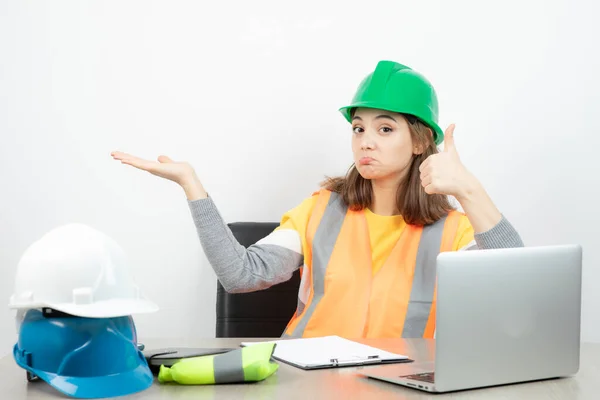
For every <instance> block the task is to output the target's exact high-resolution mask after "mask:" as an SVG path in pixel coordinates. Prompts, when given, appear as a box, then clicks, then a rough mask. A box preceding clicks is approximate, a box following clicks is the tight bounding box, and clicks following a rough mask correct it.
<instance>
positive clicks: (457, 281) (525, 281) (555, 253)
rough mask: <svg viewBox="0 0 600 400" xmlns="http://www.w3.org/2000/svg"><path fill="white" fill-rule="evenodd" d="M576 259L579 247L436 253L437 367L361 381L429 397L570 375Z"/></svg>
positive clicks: (393, 369)
mask: <svg viewBox="0 0 600 400" xmlns="http://www.w3.org/2000/svg"><path fill="white" fill-rule="evenodd" d="M581 258H582V249H581V246H579V245H563V246H544V247H524V248H516V249H498V250H474V251H459V252H447V253H441V254H440V255H439V256H438V258H437V274H438V292H437V306H436V340H435V361H434V362H433V363H427V364H425V363H418V362H415V363H414V364H410V365H390V366H382V367H376V368H366V369H365V370H363V371H361V374H362V375H365V376H368V377H370V378H375V379H379V380H384V381H387V382H391V383H395V384H398V385H404V386H408V387H411V388H415V389H419V390H424V391H428V392H450V391H456V390H464V389H473V388H480V387H487V386H496V385H503V384H510V383H517V382H527V381H535V380H542V379H548V378H557V377H567V376H571V375H574V374H576V373H577V371H578V370H579V350H580V347H579V346H580V316H581Z"/></svg>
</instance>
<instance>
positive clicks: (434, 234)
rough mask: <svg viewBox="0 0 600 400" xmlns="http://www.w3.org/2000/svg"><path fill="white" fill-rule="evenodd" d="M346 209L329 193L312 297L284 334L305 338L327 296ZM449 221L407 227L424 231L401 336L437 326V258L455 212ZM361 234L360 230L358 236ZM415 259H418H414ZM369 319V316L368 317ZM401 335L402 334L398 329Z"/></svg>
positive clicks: (317, 241)
mask: <svg viewBox="0 0 600 400" xmlns="http://www.w3.org/2000/svg"><path fill="white" fill-rule="evenodd" d="M321 207H322V206H321ZM347 212H348V209H347V207H346V206H345V204H344V203H343V199H342V197H341V196H340V195H339V194H337V193H330V195H329V199H328V202H327V205H326V207H325V210H324V212H323V215H322V217H321V218H320V221H317V222H318V226H317V227H316V231H315V232H314V240H313V241H312V249H311V250H312V257H311V260H312V263H311V268H309V271H310V274H311V275H312V276H311V291H312V294H311V298H310V299H309V301H308V303H307V304H306V306H305V307H304V309H303V310H297V313H296V315H295V316H294V318H293V319H292V321H290V324H288V327H287V329H286V331H285V333H284V334H283V337H296V338H298V337H303V336H304V333H305V329H306V326H307V324H308V323H309V321H310V320H311V318H312V316H313V314H314V312H315V310H316V309H317V307H318V306H319V304H320V302H321V300H322V299H323V296H324V295H325V279H326V272H327V268H328V265H329V263H330V258H331V255H332V253H333V251H334V248H335V245H336V241H337V240H338V237H339V234H340V232H341V229H342V226H343V224H344V220H345V217H346V214H347ZM316 218H318V216H317V217H316ZM447 220H448V218H447V217H444V218H442V219H441V220H439V221H437V222H435V223H434V224H431V225H427V226H425V227H423V228H415V227H408V226H407V227H406V228H405V229H406V230H409V229H411V232H413V231H415V230H418V229H421V230H422V231H421V235H420V239H419V241H418V249H416V262H415V261H413V262H414V263H415V265H414V275H413V279H412V286H411V287H410V299H409V300H408V307H407V308H405V309H406V314H405V317H404V323H403V327H402V333H401V336H402V337H432V336H433V332H434V325H435V320H434V318H433V316H434V315H435V294H436V258H437V255H438V254H439V252H440V250H444V249H445V250H450V249H451V246H452V242H453V238H454V233H455V231H456V226H457V224H458V219H457V218H455V215H454V214H453V217H452V218H451V219H450V221H447ZM447 222H449V223H447ZM448 225H449V226H448ZM445 228H448V229H449V231H450V232H451V234H447V235H446V236H444V230H445ZM359 234H360V233H357V235H359ZM415 244H416V242H415ZM413 248H414V247H413ZM309 257H310V255H309ZM413 260H415V259H414V258H413ZM411 265H412V264H411ZM305 272H308V271H305ZM405 293H406V292H405ZM406 296H408V293H406ZM361 298H363V297H361ZM404 304H406V303H404ZM404 307H406V306H404ZM400 312H401V311H399V313H400ZM321 314H322V312H321ZM367 315H368V312H367ZM366 318H367V319H368V316H367V317H366ZM398 318H401V316H400V315H399V316H398ZM313 325H314V324H313ZM365 329H366V328H365ZM398 335H400V332H399V331H398Z"/></svg>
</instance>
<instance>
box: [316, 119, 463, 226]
mask: <svg viewBox="0 0 600 400" xmlns="http://www.w3.org/2000/svg"><path fill="white" fill-rule="evenodd" d="M402 116H403V117H404V118H405V119H406V122H407V123H408V127H409V130H410V134H411V137H412V141H413V144H415V145H416V146H417V147H420V148H421V149H424V151H423V152H422V153H421V154H413V156H412V159H411V161H410V163H409V166H408V172H407V174H406V177H405V178H404V180H403V181H402V183H401V184H400V185H399V186H398V191H397V195H396V206H397V208H398V210H399V211H400V214H401V215H402V217H403V218H404V220H405V221H406V223H407V224H410V225H419V226H423V225H427V224H431V223H433V222H435V221H437V220H439V219H441V218H442V217H444V216H445V215H447V214H448V212H449V211H451V210H453V209H454V207H452V205H451V204H450V201H449V200H448V197H447V196H445V195H441V194H427V193H425V190H424V189H423V186H421V178H420V175H421V174H420V172H419V166H420V165H421V163H422V162H423V161H425V160H426V159H427V157H429V156H430V155H432V154H436V153H437V152H438V150H437V147H436V146H435V143H434V142H433V132H432V130H431V128H429V127H428V126H427V125H425V124H424V123H423V122H421V121H420V120H419V119H417V118H416V117H414V116H412V115H405V114H402ZM322 187H324V188H325V189H327V190H330V191H332V192H336V193H339V194H340V195H341V196H342V198H343V200H344V203H346V205H347V206H348V207H349V208H350V209H351V210H356V211H358V210H363V209H365V208H367V207H370V206H371V205H372V203H373V188H372V186H371V181H370V180H368V179H365V178H363V177H362V176H361V175H360V173H359V172H358V170H357V169H356V166H355V165H354V164H352V166H351V167H350V168H349V169H348V172H347V174H346V176H344V177H335V178H329V177H327V179H326V180H325V181H324V182H323V183H322Z"/></svg>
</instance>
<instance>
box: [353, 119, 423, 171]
mask: <svg viewBox="0 0 600 400" xmlns="http://www.w3.org/2000/svg"><path fill="white" fill-rule="evenodd" d="M352 132H353V133H352V152H353V153H354V163H355V164H356V168H357V169H358V172H359V173H360V175H361V176H362V177H363V178H365V179H373V180H375V179H390V178H391V179H394V178H395V179H398V180H399V179H402V177H403V176H404V175H405V174H406V171H407V168H408V166H409V165H410V161H411V158H412V156H413V154H418V153H419V152H418V151H417V150H418V149H415V148H414V146H413V141H412V137H411V134H410V130H409V127H408V122H407V121H406V119H405V118H404V116H402V115H401V114H398V113H394V112H389V111H383V110H378V109H372V108H358V109H357V110H356V111H355V113H354V116H353V118H352Z"/></svg>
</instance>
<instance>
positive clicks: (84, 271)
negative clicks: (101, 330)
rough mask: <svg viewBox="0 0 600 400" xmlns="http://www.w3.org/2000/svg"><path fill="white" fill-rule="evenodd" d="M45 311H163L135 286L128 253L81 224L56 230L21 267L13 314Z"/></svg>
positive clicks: (89, 314) (37, 244)
mask: <svg viewBox="0 0 600 400" xmlns="http://www.w3.org/2000/svg"><path fill="white" fill-rule="evenodd" d="M44 307H47V308H52V309H55V310H58V311H62V312H64V313H67V314H71V315H76V316H79V317H89V318H110V317H120V316H125V315H131V314H137V313H149V312H154V311H157V310H158V306H157V305H156V304H154V303H153V302H151V301H149V300H147V299H146V298H144V296H143V295H142V293H141V291H140V289H139V288H138V286H137V285H136V284H135V282H134V280H133V277H132V276H131V274H130V271H129V265H128V261H127V257H126V256H125V252H124V251H123V249H122V248H121V247H120V246H119V245H118V244H117V243H116V242H115V241H114V240H113V239H111V238H109V237H108V236H106V235H105V234H103V233H101V232H98V231H97V230H95V229H92V228H90V227H88V226H86V225H82V224H68V225H63V226H60V227H58V228H56V229H53V230H52V231H50V232H48V233H47V234H45V235H44V236H42V238H41V239H39V240H38V241H36V242H34V243H33V244H32V245H31V246H29V248H28V249H27V250H26V251H25V253H24V254H23V256H22V257H21V260H20V261H19V265H18V267H17V276H16V279H15V291H14V294H13V295H12V297H11V298H10V308H12V309H21V310H22V309H31V308H44Z"/></svg>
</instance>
